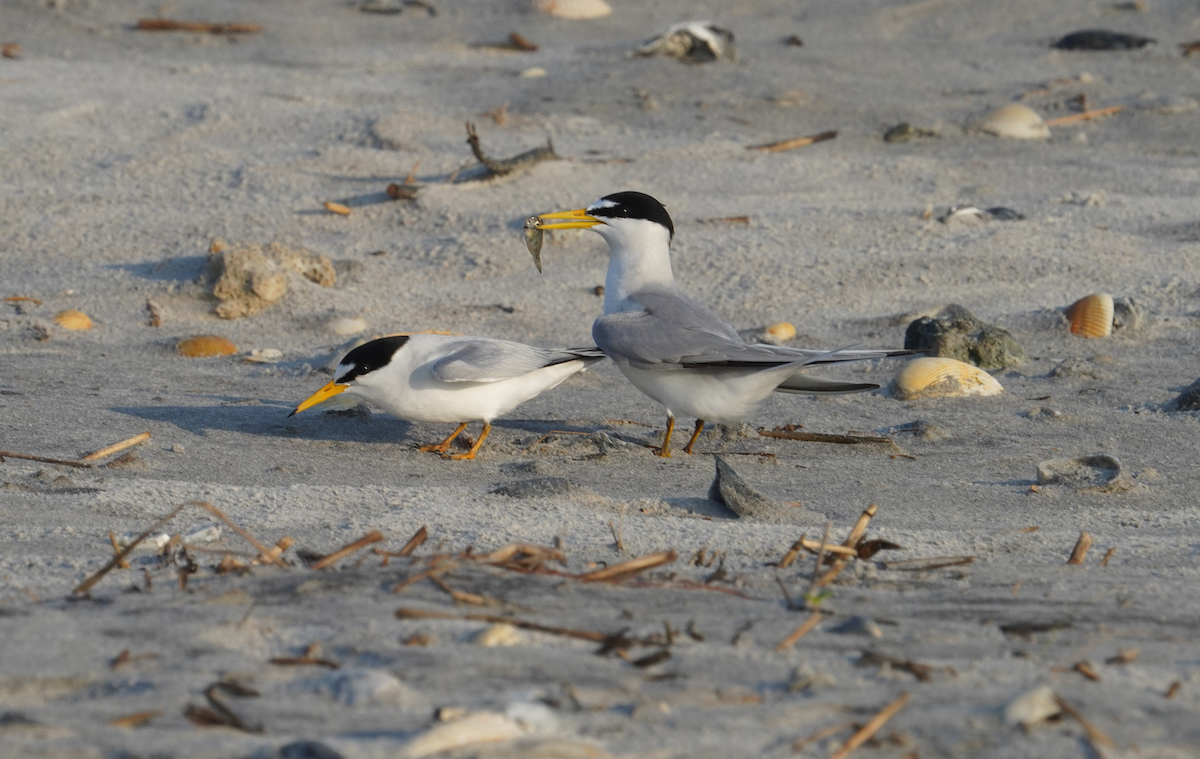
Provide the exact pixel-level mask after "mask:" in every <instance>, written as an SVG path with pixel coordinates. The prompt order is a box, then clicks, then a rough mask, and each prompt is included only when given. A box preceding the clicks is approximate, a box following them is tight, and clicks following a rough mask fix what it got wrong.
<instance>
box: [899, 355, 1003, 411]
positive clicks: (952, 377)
mask: <svg viewBox="0 0 1200 759" xmlns="http://www.w3.org/2000/svg"><path fill="white" fill-rule="evenodd" d="M891 389H892V393H893V394H894V395H895V396H896V397H897V398H898V399H900V400H902V401H908V400H913V399H914V398H950V397H959V396H968V395H972V396H985V395H999V394H1000V393H1002V392H1004V388H1003V387H1001V386H1000V383H999V382H997V381H996V378H995V377H993V376H992V375H990V374H988V373H987V372H985V371H983V370H982V369H980V368H979V367H977V366H971V365H970V364H967V363H964V362H962V361H958V360H956V359H953V358H918V359H913V360H912V361H909V362H908V363H907V364H905V365H904V366H903V367H901V369H900V371H899V372H898V373H897V374H896V378H895V379H894V380H892V388H891Z"/></svg>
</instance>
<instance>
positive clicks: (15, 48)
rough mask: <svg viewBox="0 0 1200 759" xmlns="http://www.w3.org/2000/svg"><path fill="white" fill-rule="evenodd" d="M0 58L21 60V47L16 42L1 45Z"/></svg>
mask: <svg viewBox="0 0 1200 759" xmlns="http://www.w3.org/2000/svg"><path fill="white" fill-rule="evenodd" d="M0 56H3V57H5V58H14V59H15V58H20V57H21V45H20V44H18V43H16V42H5V43H4V44H2V45H0Z"/></svg>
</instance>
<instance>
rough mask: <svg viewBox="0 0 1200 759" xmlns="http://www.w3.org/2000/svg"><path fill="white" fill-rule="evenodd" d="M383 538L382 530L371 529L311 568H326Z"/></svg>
mask: <svg viewBox="0 0 1200 759" xmlns="http://www.w3.org/2000/svg"><path fill="white" fill-rule="evenodd" d="M383 540H384V537H383V533H382V532H379V531H378V530H371V531H370V532H368V533H367V534H366V535H364V536H362V537H361V538H359V539H358V540H355V541H354V542H352V543H347V544H346V545H344V546H342V547H341V548H339V549H338V550H336V551H334V552H333V553H331V554H329V555H328V556H326V557H324V558H322V559H321V560H320V561H318V562H316V563H315V564H313V565H312V568H313V569H327V568H328V567H331V566H333V565H334V564H336V563H338V562H339V561H341V560H342V559H344V558H346V557H347V556H349V555H350V554H352V553H354V552H355V551H358V550H360V549H362V548H366V547H367V546H369V545H371V544H372V543H379V542H382V541H383ZM260 550H261V549H260Z"/></svg>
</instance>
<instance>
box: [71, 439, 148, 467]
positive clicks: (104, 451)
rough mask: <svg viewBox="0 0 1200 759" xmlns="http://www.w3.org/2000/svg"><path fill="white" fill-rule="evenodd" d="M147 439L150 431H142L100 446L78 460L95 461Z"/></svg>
mask: <svg viewBox="0 0 1200 759" xmlns="http://www.w3.org/2000/svg"><path fill="white" fill-rule="evenodd" d="M149 439H150V433H149V432H143V433H142V434H140V435H134V436H133V437H131V438H129V439H128V440H122V441H121V442H119V443H113V444H112V445H110V446H107V447H104V448H101V449H100V450H98V451H96V452H95V453H89V454H88V455H86V456H84V457H83V458H81V459H80V461H95V460H96V459H102V458H104V457H105V456H111V455H113V454H114V453H117V452H118V451H123V450H125V449H126V448H132V447H133V446H135V445H137V444H138V443H144V442H146V441H147V440H149Z"/></svg>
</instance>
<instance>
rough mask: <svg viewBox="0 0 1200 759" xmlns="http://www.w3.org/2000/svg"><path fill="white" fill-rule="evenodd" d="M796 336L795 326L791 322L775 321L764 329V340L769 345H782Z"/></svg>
mask: <svg viewBox="0 0 1200 759" xmlns="http://www.w3.org/2000/svg"><path fill="white" fill-rule="evenodd" d="M795 337H796V328H795V327H794V326H792V324H791V322H776V323H775V324H772V325H771V326H770V327H767V328H766V330H764V338H763V340H764V342H768V343H770V344H771V345H783V344H784V343H786V342H787V341H788V340H793V339H795Z"/></svg>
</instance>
